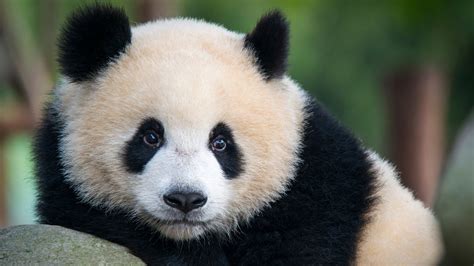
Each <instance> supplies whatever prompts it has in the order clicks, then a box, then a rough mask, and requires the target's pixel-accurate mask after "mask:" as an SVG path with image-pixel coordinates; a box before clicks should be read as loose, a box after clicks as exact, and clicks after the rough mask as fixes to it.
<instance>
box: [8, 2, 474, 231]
mask: <svg viewBox="0 0 474 266" xmlns="http://www.w3.org/2000/svg"><path fill="white" fill-rule="evenodd" d="M0 1H3V2H4V6H5V8H6V9H8V10H7V12H9V13H10V14H11V16H12V17H13V18H14V22H15V23H18V24H21V25H20V26H21V30H22V32H21V34H22V35H23V36H24V38H25V40H26V42H27V43H28V45H30V46H32V47H33V46H35V45H39V44H42V43H48V42H45V38H51V36H57V33H58V32H59V30H60V25H62V24H63V23H64V20H65V18H66V17H67V16H68V15H69V14H70V13H71V12H72V11H73V10H74V9H76V8H78V7H80V6H85V5H87V4H89V3H94V2H97V1H96V0H88V1H79V0H68V1H58V2H57V7H56V10H54V13H52V14H47V13H46V15H47V16H49V15H50V16H54V19H55V24H54V27H53V28H51V29H50V30H51V31H53V32H54V34H52V35H44V34H42V31H41V29H40V23H38V22H39V21H40V20H41V19H42V16H45V13H44V12H45V10H44V3H43V7H41V4H42V2H41V1H38V0H0ZM99 2H101V1H99ZM107 2H109V3H112V4H113V5H117V6H123V7H124V8H125V9H126V11H127V12H128V13H129V14H130V16H131V20H132V22H134V23H135V22H136V21H137V17H136V13H137V7H136V3H137V2H136V1H131V0H127V1H119V0H110V1H107ZM173 3H174V4H177V5H178V10H180V14H179V15H182V16H190V17H196V18H202V19H205V20H207V21H212V22H216V23H218V24H222V25H224V26H225V27H227V28H229V29H231V30H234V31H239V32H249V31H250V30H251V29H252V28H253V26H254V25H255V23H256V21H257V20H258V18H259V17H260V16H261V15H262V14H264V13H266V12H268V11H269V10H272V9H280V10H282V11H283V12H284V13H285V14H286V15H287V16H288V19H289V21H290V23H291V49H290V59H289V62H290V68H289V72H290V75H291V76H292V77H293V78H294V79H295V80H296V81H297V82H299V83H300V84H301V85H302V86H303V87H304V88H305V89H307V90H309V91H310V92H311V93H313V94H314V95H315V96H316V97H317V98H318V99H319V100H320V101H321V102H322V103H324V104H325V105H326V106H327V107H328V108H329V109H330V110H331V111H332V112H334V114H335V115H336V116H337V117H338V118H340V119H341V120H342V121H343V123H345V124H346V125H348V126H349V128H351V129H352V130H353V131H354V132H355V133H356V134H357V135H358V136H360V138H361V139H362V140H363V141H364V142H365V143H366V145H367V146H369V147H372V148H374V149H375V150H377V151H379V152H381V153H386V151H385V150H386V148H387V147H386V145H385V142H386V135H387V134H386V133H387V132H385V129H386V123H387V121H386V116H385V111H386V110H385V98H384V91H383V89H382V81H383V78H384V77H385V76H386V75H387V74H388V73H390V72H391V71H393V70H394V69H397V68H400V67H405V66H413V65H435V66H437V67H439V68H441V69H442V70H444V71H445V73H446V74H447V75H448V77H449V82H450V84H449V89H450V95H451V96H450V97H449V100H448V104H449V112H448V116H447V126H448V128H447V130H448V133H449V134H448V138H449V140H451V139H452V137H453V136H454V134H455V132H456V131H457V129H458V128H459V127H460V125H461V124H462V122H463V120H464V119H465V118H466V116H467V114H468V113H469V112H470V111H471V109H472V104H473V103H474V89H473V86H474V81H473V76H474V75H473V73H472V69H474V16H473V13H472V12H473V10H474V1H471V0H457V1H447V0H432V1H422V0H420V1H411V0H399V1H358V2H357V4H354V2H352V1H344V0H340V1H331V0H318V1H283V0H272V1H263V0H258V1H250V0H243V1H218V0H200V1H192V0H181V1H178V2H173ZM41 8H43V9H41ZM40 10H42V12H43V13H41V12H40ZM46 41H48V40H46ZM43 48H49V49H53V50H54V49H55V48H52V47H43ZM53 54H55V51H53ZM47 60H50V63H51V66H52V68H53V69H57V65H56V64H55V63H54V62H55V61H54V56H52V57H51V58H47ZM51 75H52V78H55V77H56V76H57V72H56V71H53V72H52V73H51ZM14 99H16V96H15V95H13V94H12V93H11V90H10V89H9V88H8V87H6V84H4V83H3V82H2V81H0V103H3V102H11V101H13V100H14ZM28 143H29V140H28V138H27V137H24V136H22V137H19V138H16V137H14V138H12V139H11V141H10V143H9V144H8V147H11V148H8V149H9V150H8V151H7V156H8V157H9V162H12V163H9V167H10V168H9V169H10V170H9V171H10V172H9V177H10V180H13V181H11V182H20V183H22V182H26V183H27V184H29V183H28V182H29V181H24V180H23V181H18V180H17V179H22V178H21V177H28V178H29V177H30V176H31V174H30V172H29V171H30V170H27V169H31V161H29V160H20V159H19V158H20V157H21V156H24V155H25V154H26V152H27V150H28V148H27V147H28V145H29V144H28ZM10 149H12V150H10ZM22 158H28V157H26V156H25V157H22ZM12 169H21V171H20V170H18V171H16V170H15V171H14V170H12ZM22 184H23V183H22ZM26 187H27V188H28V190H26V191H27V192H23V193H26V194H28V195H31V193H30V190H29V188H30V187H31V186H29V185H27V186H26ZM14 193H16V191H10V194H14ZM9 200H10V202H17V204H20V202H21V201H17V200H18V199H16V198H14V196H10V197H9ZM28 200H29V199H28ZM12 204H13V203H12ZM26 205H27V204H26ZM26 205H25V206H26ZM17 206H19V205H17ZM14 210H19V211H20V212H21V213H23V212H24V211H25V212H26V211H29V209H27V208H25V209H22V208H15V209H14ZM15 215H16V214H15ZM18 215H19V216H18V217H20V216H21V215H23V214H18ZM14 217H17V216H14ZM22 217H25V216H22ZM30 218H31V217H30ZM30 218H25V219H26V221H29V220H28V219H30ZM14 219H16V218H14ZM18 219H20V218H18ZM20 220H21V219H20ZM22 221H25V220H22ZM12 222H17V220H12Z"/></svg>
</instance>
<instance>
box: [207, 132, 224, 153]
mask: <svg viewBox="0 0 474 266" xmlns="http://www.w3.org/2000/svg"><path fill="white" fill-rule="evenodd" d="M211 147H212V150H213V151H217V152H222V151H224V150H225V148H227V141H226V140H225V138H224V137H223V136H218V137H217V138H215V139H214V140H213V141H212V143H211Z"/></svg>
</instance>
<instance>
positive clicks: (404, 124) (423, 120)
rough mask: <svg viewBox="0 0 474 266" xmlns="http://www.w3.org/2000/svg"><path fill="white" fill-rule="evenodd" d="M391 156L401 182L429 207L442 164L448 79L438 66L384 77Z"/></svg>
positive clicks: (434, 194) (402, 70)
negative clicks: (399, 174)
mask: <svg viewBox="0 0 474 266" xmlns="http://www.w3.org/2000/svg"><path fill="white" fill-rule="evenodd" d="M384 86H385V89H386V96H387V101H388V113H389V134H390V135H389V138H390V153H391V157H392V159H393V161H394V163H395V164H396V166H397V168H398V170H399V171H400V173H401V180H402V182H403V183H404V184H405V185H406V186H407V187H408V188H410V189H411V190H413V191H414V193H415V196H416V197H417V198H418V199H420V200H421V201H423V202H424V203H425V205H426V206H432V205H433V202H434V200H435V196H436V192H437V187H438V179H439V176H440V173H441V169H442V166H443V155H444V128H445V122H444V119H445V110H446V108H445V105H446V99H445V98H446V95H447V93H446V81H445V77H444V75H443V73H442V71H441V70H440V69H438V68H435V67H428V66H426V67H421V68H404V69H401V70H397V71H394V72H393V73H391V75H389V76H388V77H387V78H386V80H385V84H384Z"/></svg>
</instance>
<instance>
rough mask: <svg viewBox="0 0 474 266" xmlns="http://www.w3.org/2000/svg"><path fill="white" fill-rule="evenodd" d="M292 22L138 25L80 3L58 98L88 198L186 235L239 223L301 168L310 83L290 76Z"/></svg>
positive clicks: (70, 165)
mask: <svg viewBox="0 0 474 266" xmlns="http://www.w3.org/2000/svg"><path fill="white" fill-rule="evenodd" d="M287 47H288V25H287V23H286V21H285V19H284V17H283V16H282V15H281V14H280V13H278V12H273V13H269V14H268V15H266V16H264V17H263V18H261V20H260V21H259V22H258V23H257V25H256V27H255V29H254V30H253V31H252V32H251V33H249V34H238V33H234V32H231V31H228V30H226V29H224V28H222V27H220V26H217V25H214V24H210V23H206V22H203V21H198V20H193V19H170V20H162V21H155V22H150V23H147V24H142V25H138V26H135V27H130V25H129V22H128V18H127V17H126V15H125V14H124V12H123V11H122V10H120V9H115V8H112V7H110V6H103V5H98V6H94V7H91V8H87V9H83V10H81V11H79V12H76V13H75V14H74V15H73V16H72V17H71V18H70V19H69V21H68V23H67V24H66V26H65V28H64V30H63V32H62V36H61V38H60V41H59V50H60V54H59V64H60V67H61V72H62V80H61V82H60V85H59V86H58V87H57V89H56V90H55V100H54V102H53V106H54V108H55V109H56V111H57V113H58V114H59V116H60V119H61V122H62V123H63V125H64V126H63V129H62V134H61V136H62V137H61V140H60V150H61V151H60V153H61V161H62V164H63V165H64V166H65V169H66V171H65V172H66V180H67V181H68V182H69V183H70V184H71V186H72V187H73V188H75V190H76V191H77V193H78V195H79V196H80V198H81V200H82V201H84V202H86V203H88V204H92V205H94V206H96V207H100V208H104V209H106V210H108V211H111V210H117V209H118V210H122V211H126V212H127V213H129V214H130V217H131V219H134V220H138V221H139V222H141V223H146V224H147V225H149V226H151V227H152V228H154V229H156V230H158V231H159V232H161V233H162V234H163V235H165V236H167V237H169V238H172V239H176V240H186V239H192V238H197V237H199V236H202V235H205V233H206V232H220V233H229V232H230V231H231V230H232V229H233V228H235V227H236V226H237V225H238V224H239V223H241V222H245V221H248V220H249V218H251V217H252V216H254V215H255V214H257V213H258V212H259V211H261V210H262V209H263V208H264V207H265V206H266V205H268V204H269V203H271V202H272V201H274V200H276V199H277V198H278V197H280V196H281V195H282V194H283V193H284V191H285V189H286V188H287V185H288V183H289V182H290V181H291V179H292V177H293V176H294V172H295V169H296V164H297V161H298V159H297V158H298V150H299V148H300V147H299V146H300V144H299V143H300V142H301V135H302V134H301V130H302V124H303V121H304V111H303V108H304V103H305V94H304V92H302V91H301V90H300V89H299V87H298V86H297V85H295V84H294V83H293V82H292V81H291V80H290V79H289V78H288V77H286V76H285V75H284V72H285V68H286V60H287V49H288V48H287Z"/></svg>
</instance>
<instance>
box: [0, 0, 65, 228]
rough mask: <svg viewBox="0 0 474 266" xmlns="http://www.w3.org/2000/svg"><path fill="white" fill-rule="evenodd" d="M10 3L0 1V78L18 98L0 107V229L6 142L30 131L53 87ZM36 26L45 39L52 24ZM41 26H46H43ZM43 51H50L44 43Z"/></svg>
mask: <svg viewBox="0 0 474 266" xmlns="http://www.w3.org/2000/svg"><path fill="white" fill-rule="evenodd" d="M9 3H11V2H6V1H0V55H2V58H1V59H0V60H1V61H2V64H1V68H0V77H2V78H3V79H4V80H5V81H6V82H5V83H6V84H7V85H8V86H9V87H10V88H11V89H12V90H13V91H14V93H15V94H16V95H17V96H18V102H17V103H15V104H12V107H8V108H7V107H4V106H3V108H2V114H1V115H0V227H4V226H6V225H7V222H8V219H7V210H6V178H7V177H6V169H5V167H6V157H5V149H4V148H5V143H6V140H7V139H8V137H10V136H11V135H13V134H17V133H19V132H24V131H32V129H33V128H34V126H35V124H36V123H37V122H38V121H39V118H40V114H41V106H42V99H43V97H44V95H45V94H46V92H47V91H48V90H50V89H51V87H52V85H53V82H52V80H51V70H50V69H48V64H47V63H46V60H45V58H44V57H43V56H42V55H43V51H40V50H39V49H38V48H39V47H37V46H36V45H35V44H36V42H35V41H34V40H33V36H31V32H30V31H28V30H27V29H28V28H27V26H26V24H25V21H24V19H23V18H22V16H21V15H20V14H18V10H15V9H14V8H12V7H11V6H9ZM55 3H56V2H55V1H48V4H49V6H48V8H43V9H42V12H47V14H43V16H50V17H51V16H52V17H55V15H56V14H51V12H50V11H51V10H56V9H55V8H54V5H55ZM46 21H48V22H47V23H46ZM39 23H40V33H39V35H47V36H48V33H46V32H48V31H52V29H51V27H50V26H51V24H50V23H53V22H52V21H51V20H43V21H41V22H39ZM43 23H46V24H47V25H42V24H43ZM48 25H49V26H48ZM43 31H45V32H43ZM53 31H54V30H53ZM53 33H54V32H53ZM53 39H54V38H53ZM44 47H45V48H46V47H47V49H52V48H51V47H49V44H47V43H45V44H44ZM48 56H51V55H48Z"/></svg>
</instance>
